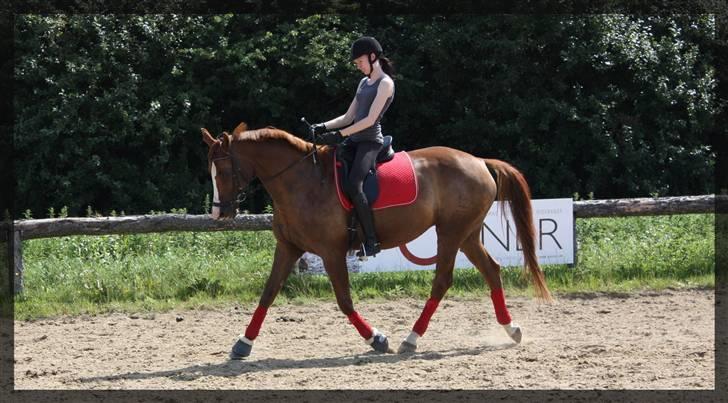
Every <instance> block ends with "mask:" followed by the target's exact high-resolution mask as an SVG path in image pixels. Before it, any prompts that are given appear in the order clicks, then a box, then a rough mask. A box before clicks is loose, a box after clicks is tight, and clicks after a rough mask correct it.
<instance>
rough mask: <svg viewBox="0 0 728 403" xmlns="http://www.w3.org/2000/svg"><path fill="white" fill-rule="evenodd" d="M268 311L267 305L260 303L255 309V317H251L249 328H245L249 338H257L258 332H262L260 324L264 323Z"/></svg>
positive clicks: (246, 335)
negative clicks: (263, 305)
mask: <svg viewBox="0 0 728 403" xmlns="http://www.w3.org/2000/svg"><path fill="white" fill-rule="evenodd" d="M266 313H268V308H266V307H262V306H260V305H258V307H257V308H256V309H255V313H254V314H253V318H252V319H250V324H248V328H247V329H245V337H246V338H247V339H248V340H255V338H256V337H258V333H259V332H260V326H261V325H262V324H263V320H264V319H265V314H266Z"/></svg>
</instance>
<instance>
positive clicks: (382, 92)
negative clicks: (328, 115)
mask: <svg viewBox="0 0 728 403" xmlns="http://www.w3.org/2000/svg"><path fill="white" fill-rule="evenodd" d="M393 93H394V82H392V80H382V81H380V82H379V88H377V96H376V97H374V101H372V106H370V107H369V114H368V115H367V117H365V118H364V119H362V120H360V121H358V122H356V123H354V124H353V125H351V126H349V127H346V128H343V129H341V130H340V131H341V135H342V136H348V135H350V134H354V133H358V132H360V131H362V130H364V129H366V128H368V127H371V126H374V122H376V121H377V118H379V115H380V114H381V113H382V109H384V105H385V104H386V103H387V99H388V98H389V97H391V96H392V94H393ZM326 127H327V128H328V127H329V125H328V124H327V125H326Z"/></svg>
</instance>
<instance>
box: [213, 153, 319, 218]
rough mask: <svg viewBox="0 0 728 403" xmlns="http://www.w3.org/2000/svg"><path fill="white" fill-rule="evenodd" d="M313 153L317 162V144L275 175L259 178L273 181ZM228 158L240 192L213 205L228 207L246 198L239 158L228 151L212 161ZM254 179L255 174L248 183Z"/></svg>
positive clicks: (234, 184) (235, 185) (235, 183)
mask: <svg viewBox="0 0 728 403" xmlns="http://www.w3.org/2000/svg"><path fill="white" fill-rule="evenodd" d="M312 155H313V156H314V164H315V158H316V145H314V146H313V151H311V152H309V153H307V154H306V155H304V156H303V157H301V158H299V159H297V160H296V161H293V162H292V163H290V164H289V165H288V166H287V167H285V168H283V169H281V170H280V171H278V173H276V174H274V175H271V176H268V177H265V178H261V177H258V179H259V180H260V181H261V182H268V181H271V180H273V179H276V178H277V177H279V176H281V175H283V173H285V172H286V171H288V170H289V169H291V168H293V167H294V166H296V165H298V164H299V163H301V162H302V161H303V160H305V159H306V158H308V157H310V156H312ZM226 159H230V162H231V163H232V165H233V186H234V187H235V189H236V190H237V191H238V194H237V196H236V197H235V199H234V200H230V201H227V202H220V203H216V202H213V203H212V206H213V207H220V208H225V207H228V206H233V205H234V204H236V203H237V204H240V202H242V201H244V200H245V192H244V189H243V186H242V184H241V181H240V177H241V176H242V175H240V168H239V165H238V160H237V159H236V158H235V157H233V155H232V154H231V153H229V152H228V153H226V154H225V155H224V156H222V157H218V158H215V159H213V160H212V161H211V162H212V163H215V161H221V160H226ZM253 179H255V176H253V177H251V178H250V179H249V180H247V181H246V182H247V183H250V182H251V181H252V180H253ZM241 193H242V194H243V198H242V199H241V198H240V194H241Z"/></svg>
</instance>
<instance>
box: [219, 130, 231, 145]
mask: <svg viewBox="0 0 728 403" xmlns="http://www.w3.org/2000/svg"><path fill="white" fill-rule="evenodd" d="M220 140H221V141H222V144H223V146H227V145H228V144H230V133H228V132H222V136H221V137H220Z"/></svg>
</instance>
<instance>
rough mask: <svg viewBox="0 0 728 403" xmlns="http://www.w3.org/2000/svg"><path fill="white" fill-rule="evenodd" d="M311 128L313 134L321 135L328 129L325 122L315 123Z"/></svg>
mask: <svg viewBox="0 0 728 403" xmlns="http://www.w3.org/2000/svg"><path fill="white" fill-rule="evenodd" d="M311 130H313V134H315V135H317V136H318V135H319V134H323V133H324V132H325V131H326V126H324V124H323V123H316V124H315V125H312V126H311Z"/></svg>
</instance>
